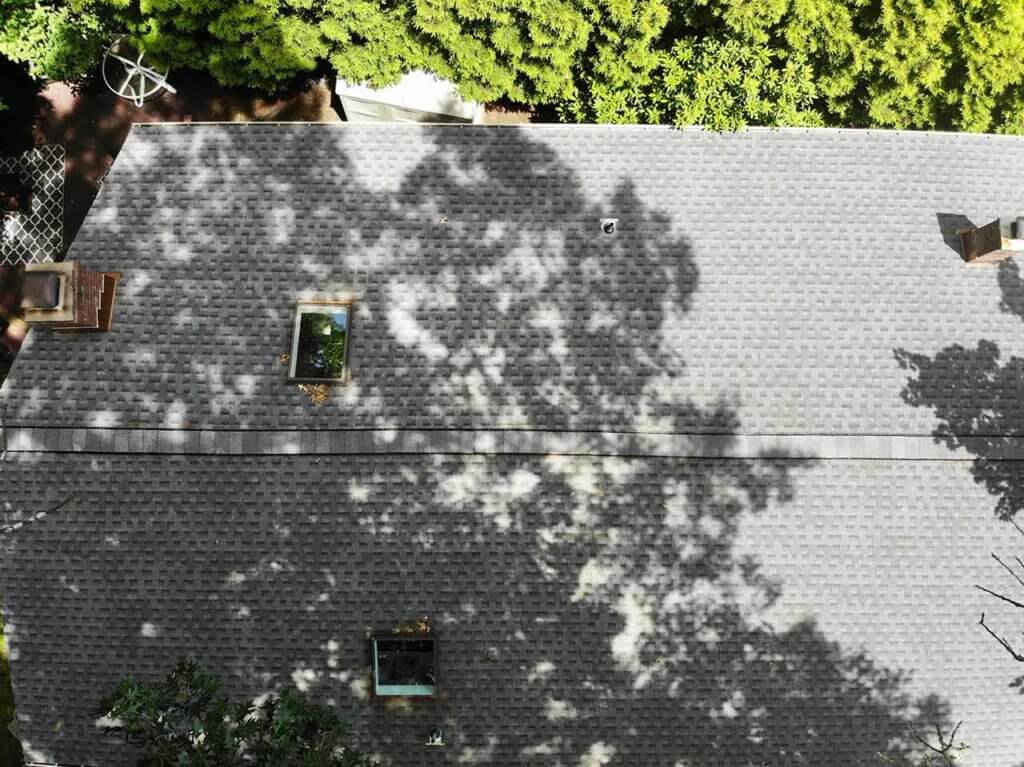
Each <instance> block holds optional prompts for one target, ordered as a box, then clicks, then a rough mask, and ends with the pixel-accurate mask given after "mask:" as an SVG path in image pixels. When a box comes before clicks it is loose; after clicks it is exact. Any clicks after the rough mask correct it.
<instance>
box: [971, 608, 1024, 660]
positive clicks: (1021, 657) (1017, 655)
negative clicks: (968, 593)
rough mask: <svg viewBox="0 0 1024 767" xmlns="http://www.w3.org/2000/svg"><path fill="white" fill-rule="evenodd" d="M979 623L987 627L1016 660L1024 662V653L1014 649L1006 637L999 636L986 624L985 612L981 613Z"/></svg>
mask: <svg viewBox="0 0 1024 767" xmlns="http://www.w3.org/2000/svg"><path fill="white" fill-rule="evenodd" d="M978 625H980V626H981V627H982V628H983V629H985V631H987V632H988V633H989V634H991V635H992V637H993V638H994V639H995V640H996V641H997V642H999V644H1001V645H1002V646H1003V648H1004V649H1005V650H1006V652H1008V653H1010V655H1012V656H1013V659H1014V660H1015V661H1017V662H1018V663H1024V655H1021V654H1020V653H1018V652H1017V651H1016V650H1014V649H1013V645H1011V644H1010V643H1009V642H1008V641H1007V640H1006V639H1004V638H1003V637H1001V636H999V634H997V633H996V632H994V631H993V630H992V629H990V628H989V627H988V626H986V625H985V613H982V614H981V620H979V621H978Z"/></svg>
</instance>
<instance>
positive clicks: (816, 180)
mask: <svg viewBox="0 0 1024 767" xmlns="http://www.w3.org/2000/svg"><path fill="white" fill-rule="evenodd" d="M1022 163H1024V140H1022V139H1018V138H1011V137H989V136H965V135H935V134H901V133H884V132H857V131H852V132H846V131H802V130H801V131H759V130H753V131H745V132H740V133H735V134H727V135H719V134H710V133H704V132H700V131H674V130H668V129H657V128H603V127H578V128H570V127H550V128H549V127H544V128H532V129H526V128H515V127H507V128H506V127H501V128H470V127H440V126H386V127H384V126H369V125H364V126H355V125H348V126H331V127H329V126H310V125H256V124H253V125H202V126H200V125H193V126H184V125H183V126H167V125H164V126H152V127H150V126H136V128H134V129H133V132H132V135H131V136H130V138H129V141H128V142H127V143H126V145H125V147H124V149H123V150H122V152H121V154H120V156H119V157H118V159H117V161H116V163H115V165H114V168H113V170H112V172H111V173H110V174H109V175H108V176H107V180H106V182H105V185H104V188H103V190H102V192H101V193H100V195H99V197H98V198H97V201H96V203H95V205H94V207H93V209H92V210H91V211H90V213H89V216H88V218H87V220H86V222H85V225H84V227H83V229H82V231H81V232H80V234H79V236H78V239H77V240H76V242H75V244H74V246H73V247H72V250H71V257H72V258H78V259H81V260H82V261H83V262H84V263H85V264H86V265H87V266H89V267H90V268H100V269H112V270H118V271H121V272H123V273H124V277H123V279H122V282H121V287H120V289H119V290H120V292H119V295H118V303H117V308H116V310H115V317H114V329H113V330H112V331H111V332H109V333H106V334H92V335H90V334H81V335H59V334H56V333H51V332H49V331H45V330H39V329H35V330H33V331H32V332H31V333H30V335H29V338H28V340H27V342H26V343H25V345H24V347H23V350H22V352H21V354H20V356H19V357H18V360H17V362H16V364H15V366H14V368H13V370H12V373H11V376H10V377H9V379H8V380H7V382H6V384H5V385H4V386H3V388H2V389H0V412H2V414H3V419H4V420H3V425H4V427H5V429H4V439H5V445H6V452H5V453H3V455H2V458H0V486H2V488H3V490H2V491H0V550H2V552H3V556H2V557H0V583H2V584H3V587H2V589H0V592H2V595H3V600H4V602H3V610H4V619H5V631H6V633H7V638H8V640H9V642H10V645H11V647H12V651H13V657H14V660H13V672H14V681H15V692H16V697H17V705H18V716H19V728H20V731H21V733H22V734H23V736H24V741H25V742H26V744H27V746H28V747H29V750H30V755H34V756H35V757H37V758H39V759H43V760H47V759H59V760H61V761H65V762H81V761H87V762H89V763H92V764H103V765H104V766H106V765H116V764H120V763H123V762H124V761H125V760H127V759H128V755H127V754H126V752H125V751H124V749H123V748H120V747H118V746H117V745H116V741H112V740H110V739H109V738H108V737H106V736H103V735H101V734H100V733H99V731H98V730H97V728H96V727H95V726H94V723H93V719H92V715H91V711H92V710H93V708H94V707H95V698H96V696H97V693H98V692H101V691H102V690H103V689H104V688H106V687H108V686H109V685H110V684H111V683H112V682H113V681H114V680H116V679H117V678H118V677H119V676H121V675H122V674H124V673H135V674H142V675H149V676H152V675H156V674H158V673H159V672H161V671H162V670H165V669H166V668H167V665H168V664H169V663H170V661H171V660H173V658H175V657H176V656H178V655H182V654H193V655H196V656H197V657H199V658H201V659H202V660H204V661H205V662H206V663H207V664H208V665H209V666H211V667H213V668H215V669H217V670H219V671H220V672H222V673H223V674H224V676H225V678H226V680H227V682H228V684H229V687H230V688H231V690H232V691H234V692H236V693H240V694H241V693H245V694H256V693H261V692H266V691H270V690H273V689H277V688H279V686H280V685H281V684H287V683H294V684H298V685H299V686H300V687H303V688H306V689H307V690H308V691H309V692H310V693H311V694H315V695H316V696H318V697H319V698H321V699H325V700H330V701H332V702H334V703H335V704H336V705H338V706H339V708H341V709H342V710H343V711H344V712H345V713H346V715H348V716H350V717H351V718H352V720H353V722H354V724H355V730H354V732H355V736H356V737H357V738H358V739H359V741H360V742H361V743H363V744H365V745H366V746H367V747H368V748H370V750H375V751H378V752H379V753H380V754H381V756H382V757H384V758H385V759H387V760H388V761H389V763H390V764H392V765H412V764H474V763H475V764H495V765H505V764H541V763H542V764H551V765H566V767H569V766H570V765H571V766H572V767H576V766H577V765H582V766H586V767H596V765H602V764H622V765H644V766H645V767H646V766H647V765H676V764H694V765H702V766H703V765H710V766H711V767H717V766H719V765H720V766H721V767H726V766H727V767H735V766H736V765H746V764H759V765H760V764H771V765H787V767H788V765H792V764H800V763H806V764H835V765H850V766H851V767H852V766H853V765H866V764H874V763H875V761H874V760H875V759H876V753H877V752H878V751H879V750H886V749H895V750H896V751H899V750H900V748H902V747H903V746H905V745H907V744H910V743H911V742H912V737H911V734H910V729H909V721H910V720H911V719H912V718H914V717H915V716H917V717H918V723H919V724H921V725H928V724H931V723H932V722H935V721H940V720H941V721H950V722H952V721H956V720H957V719H963V720H965V722H964V726H963V728H962V730H961V734H962V736H963V738H964V739H965V740H967V741H968V742H969V744H970V745H971V751H970V752H968V753H969V757H970V758H969V759H965V761H964V764H966V765H968V767H970V765H978V766H979V767H982V766H983V767H993V766H994V767H1009V766H1010V765H1011V764H1015V763H1016V762H1017V761H1019V758H1020V754H1021V752H1022V751H1024V742H1022V741H1021V739H1020V736H1019V734H1018V730H1017V728H1016V726H1015V722H1016V711H1017V706H1018V705H1019V696H1017V695H1016V694H1015V692H1014V691H1013V690H1011V689H1009V688H1008V687H1007V686H1006V683H1007V682H1008V681H1009V680H1010V679H1011V678H1012V676H1013V674H1014V668H1013V666H1012V663H1011V664H1010V665H1007V663H1006V662H1007V661H1008V658H1007V656H1005V655H1003V654H1002V650H1001V649H1000V648H999V647H998V646H997V645H996V644H995V643H994V642H993V641H992V640H991V639H990V638H989V637H987V636H986V635H985V634H984V633H983V632H982V631H981V630H980V629H979V628H978V627H977V626H976V622H977V616H978V614H979V612H980V610H981V609H986V610H988V611H989V615H990V617H991V619H992V620H993V621H995V622H996V623H995V625H997V626H999V627H1000V628H1001V629H1003V630H1005V631H1007V632H1008V633H1012V629H1013V627H1014V626H1015V625H1017V624H1016V620H1017V618H1016V615H1015V614H1014V612H1013V611H1012V610H1010V611H1008V612H1000V610H999V608H998V606H997V605H994V604H991V603H990V602H986V601H984V600H982V598H981V595H979V594H978V593H977V592H976V591H975V590H974V589H973V585H974V584H975V583H977V582H988V581H989V580H990V579H995V578H997V577H998V575H999V573H998V572H996V571H995V570H994V569H992V567H991V565H992V564H993V563H992V562H991V561H990V560H989V551H990V550H999V551H1010V552H1012V551H1014V548H1013V547H1016V546H1017V541H1016V539H1015V538H1014V537H1011V536H1010V533H1011V532H1013V531H1012V529H1010V528H1008V526H1006V525H1004V524H1002V523H999V522H998V521H997V520H996V519H995V516H994V514H993V510H994V508H995V507H996V503H997V500H998V501H999V502H1000V503H1006V504H1008V505H1009V507H1013V506H1014V504H1015V503H1017V502H1018V501H1019V500H1020V498H1018V497H1017V496H1016V495H1014V490H1013V488H1014V487H1015V486H1016V485H1015V481H1014V477H1015V476H1019V469H1020V467H1021V463H1020V462H1019V460H1002V459H1006V458H1014V459H1018V458H1020V457H1024V442H1022V441H1021V440H1020V439H1019V437H1018V435H1020V434H1024V420H1022V413H1021V407H1022V406H1021V404H1020V403H1021V401H1024V400H1022V398H1021V397H1020V395H1021V394H1024V392H1022V391H1021V388H1022V383H1021V381H1022V380H1024V377H1022V376H1020V375H1017V374H1016V371H1017V370H1018V367H1019V366H1018V367H1015V366H1017V363H1018V362H1019V360H1017V361H1014V357H1015V355H1017V356H1024V338H1022V337H1021V334H1020V332H1019V331H1020V322H1021V317H1022V315H1024V311H1022V310H1021V307H1022V306H1024V282H1022V280H1021V279H1020V276H1019V272H1018V269H1017V266H1016V264H1015V262H1014V261H1012V260H1011V261H1008V262H1005V263H1004V264H1002V265H1000V266H998V267H987V268H970V267H966V266H965V265H964V264H963V263H962V261H961V259H960V256H959V255H958V253H957V252H955V250H954V249H953V248H952V247H950V245H949V244H948V242H952V241H953V240H954V239H955V238H954V237H953V230H954V229H955V226H956V225H957V223H958V222H961V221H962V220H963V219H964V218H968V219H970V220H972V221H973V222H975V223H984V222H986V221H988V220H990V219H991V218H993V217H996V216H1014V215H1016V214H1017V213H1022V212H1024V195H1022V194H1021V192H1020V189H1019V187H1018V186H1016V183H1017V178H1018V177H1019V171H1020V169H1021V166H1022ZM605 217H614V218H618V219H619V229H618V232H617V233H616V234H615V235H614V236H611V237H608V236H605V235H603V234H601V232H600V226H599V223H600V219H601V218H605ZM310 298H313V299H316V298H319V299H329V298H355V300H356V302H357V303H356V307H357V308H356V315H355V320H354V323H353V337H352V347H351V355H350V361H351V363H352V371H353V380H352V382H351V383H350V384H348V385H346V386H343V387H338V388H336V389H334V390H332V394H331V397H330V399H329V401H328V403H327V404H325V405H322V406H317V405H315V404H313V403H312V402H311V401H310V400H309V398H308V397H307V396H306V395H305V394H303V393H302V392H300V391H299V390H298V389H297V388H296V386H295V385H293V384H289V383H288V382H287V381H286V380H285V377H286V372H287V368H286V366H285V365H284V364H282V362H281V360H280V358H279V357H280V355H281V354H282V353H283V352H286V351H288V350H289V347H290V332H291V327H292V321H291V320H292V312H293V310H294V305H295V303H296V302H297V301H299V300H303V299H310ZM981 339H984V340H986V341H987V342H990V343H991V344H992V345H993V347H994V349H995V351H993V348H991V347H986V346H982V347H978V348H977V349H976V348H975V347H976V345H977V343H978V341H979V340H981ZM957 345H959V346H957ZM968 374H969V375H968ZM915 380H916V381H917V383H916V384H914V385H911V386H909V387H908V381H915ZM915 387H916V388H915ZM916 404H922V405H928V406H929V407H914V405H916ZM993 409H994V410H995V411H996V412H997V414H998V417H996V416H993V415H992V412H993ZM943 430H945V431H943ZM933 435H939V436H940V437H944V438H943V439H939V440H935V439H933ZM173 453H180V454H179V455H173ZM294 453H299V455H295V454H294ZM996 459H1000V460H996ZM997 497H998V498H997ZM1000 508H1002V507H1000ZM421 615H427V616H429V617H430V618H431V620H432V621H433V623H434V625H435V626H436V627H437V628H438V630H439V632H440V636H441V642H442V648H443V650H442V652H443V654H442V665H441V676H442V680H443V681H442V688H443V696H442V698H441V699H440V700H439V701H437V702H434V703H430V704H426V705H421V703H422V702H420V703H417V704H416V705H413V706H412V707H406V708H394V707H386V706H384V705H382V704H381V703H380V702H379V701H378V702H374V701H368V700H367V699H366V695H365V693H366V690H367V685H368V673H369V672H368V669H369V665H368V659H367V657H366V654H367V642H366V632H367V631H369V630H373V629H380V628H387V627H388V626H390V625H394V623H397V622H399V621H404V620H409V619H412V618H416V617H419V616H421ZM902 672H906V674H903V673H902ZM929 695H934V696H936V697H934V698H930V699H926V698H925V696H929ZM915 701H916V702H917V703H919V704H920V705H918V706H916V707H915V705H914V702H915ZM434 726H442V727H444V728H445V731H446V740H447V741H448V745H447V746H446V747H445V748H442V749H425V748H424V747H423V745H422V743H423V740H424V739H425V737H426V734H427V733H428V732H429V730H430V729H431V728H432V727H434Z"/></svg>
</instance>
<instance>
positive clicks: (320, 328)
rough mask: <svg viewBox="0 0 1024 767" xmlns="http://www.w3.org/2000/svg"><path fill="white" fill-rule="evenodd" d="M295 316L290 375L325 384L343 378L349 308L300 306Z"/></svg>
mask: <svg viewBox="0 0 1024 767" xmlns="http://www.w3.org/2000/svg"><path fill="white" fill-rule="evenodd" d="M298 313H299V317H298V323H297V325H296V329H295V332H296V333H297V334H298V338H297V339H296V343H295V367H294V372H293V373H292V376H293V377H294V378H298V379H312V380H327V381H336V380H340V379H342V378H344V377H345V351H346V350H345V347H346V345H347V343H348V307H347V306H299V309H298Z"/></svg>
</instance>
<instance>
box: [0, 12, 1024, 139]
mask: <svg viewBox="0 0 1024 767" xmlns="http://www.w3.org/2000/svg"><path fill="white" fill-rule="evenodd" d="M0 18H2V19H3V21H4V23H3V25H2V27H0V54H3V55H5V56H7V57H9V58H11V59H14V60H16V61H27V62H30V63H31V66H32V72H33V74H36V75H43V76H46V77H51V78H71V77H75V76H76V75H81V74H83V73H84V72H86V71H88V70H90V69H92V68H94V67H95V64H96V62H97V60H98V57H99V53H100V51H101V50H102V47H103V45H105V44H106V43H107V41H109V40H110V39H111V37H112V36H113V35H114V34H115V33H127V34H128V35H129V37H130V38H131V39H132V41H133V42H135V43H136V44H137V45H139V46H141V47H143V48H144V49H145V50H146V51H147V53H148V54H149V55H150V56H151V58H153V59H155V60H158V61H161V62H162V63H164V64H166V65H168V66H172V67H191V68H196V69H203V70H206V71H209V72H210V73H212V74H213V76H214V77H216V78H217V79H218V80H219V81H220V82H222V83H225V84H231V85H241V84H244V85H254V86H257V87H259V88H262V89H266V90H272V89H274V88H276V87H278V86H280V85H282V84H283V83H286V82H287V81H289V80H290V79H292V78H294V77H295V76H297V75H301V74H303V73H308V72H311V71H313V70H314V69H315V68H316V67H317V66H318V65H319V64H321V63H322V62H327V63H329V64H330V65H331V67H332V68H333V69H334V70H335V71H336V72H337V73H338V75H339V76H340V77H342V78H345V79H348V80H354V81H360V82H370V83H372V84H374V85H379V86H380V85H387V84H390V83H392V82H394V81H395V80H396V79H397V78H398V77H400V76H401V74H402V73H403V72H406V71H409V70H411V69H416V68H425V69H429V70H432V71H434V72H436V73H438V74H440V75H442V76H444V77H449V78H451V79H453V80H455V81H456V82H457V83H458V84H459V87H460V88H461V90H462V92H463V95H465V96H466V97H468V98H473V99H480V100H489V99H496V98H500V97H506V98H510V99H513V100H516V101H520V102H524V103H528V104H532V105H536V106H553V107H556V108H557V109H558V110H559V112H560V114H561V115H562V116H563V117H565V118H566V119H572V120H593V121H599V122H669V123H675V124H679V125H684V124H687V125H688V124H692V123H699V124H703V125H706V126H709V127H713V128H734V127H737V126H741V125H745V124H761V125H797V126H802V125H843V126H851V127H886V128H937V129H949V130H966V131H1006V132H1024V4H1022V3H1021V2H1020V0H759V2H750V0H0Z"/></svg>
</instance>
